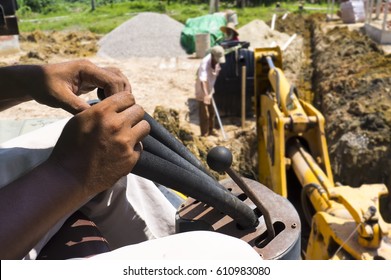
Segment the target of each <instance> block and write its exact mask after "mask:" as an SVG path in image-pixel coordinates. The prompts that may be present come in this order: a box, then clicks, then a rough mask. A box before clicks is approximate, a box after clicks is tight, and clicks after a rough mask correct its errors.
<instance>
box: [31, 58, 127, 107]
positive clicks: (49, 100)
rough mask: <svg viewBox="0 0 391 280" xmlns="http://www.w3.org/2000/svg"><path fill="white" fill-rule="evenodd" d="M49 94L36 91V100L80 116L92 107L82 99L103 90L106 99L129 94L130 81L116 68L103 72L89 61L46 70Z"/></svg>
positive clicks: (47, 66)
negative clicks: (97, 90)
mask: <svg viewBox="0 0 391 280" xmlns="http://www.w3.org/2000/svg"><path fill="white" fill-rule="evenodd" d="M43 71H44V74H45V77H46V79H45V80H46V81H45V85H46V91H42V92H40V91H36V92H34V93H33V94H32V97H33V98H34V99H36V100H37V101H38V102H40V103H43V104H46V105H48V106H51V107H60V108H63V109H64V110H66V111H68V112H70V113H73V114H75V113H79V112H81V111H83V110H84V109H87V108H89V107H90V105H89V104H87V103H86V102H85V101H84V100H82V99H80V98H78V97H77V96H78V95H81V94H84V93H87V92H90V91H92V90H94V89H95V88H97V87H99V88H102V89H103V90H104V94H105V96H111V95H113V94H115V93H117V92H121V91H129V92H131V86H130V84H129V81H128V79H127V78H126V77H125V76H124V75H123V74H122V73H121V71H120V70H118V69H116V68H100V67H98V66H96V65H95V64H93V63H91V62H89V61H88V60H76V61H71V62H65V63H58V64H48V65H44V66H43Z"/></svg>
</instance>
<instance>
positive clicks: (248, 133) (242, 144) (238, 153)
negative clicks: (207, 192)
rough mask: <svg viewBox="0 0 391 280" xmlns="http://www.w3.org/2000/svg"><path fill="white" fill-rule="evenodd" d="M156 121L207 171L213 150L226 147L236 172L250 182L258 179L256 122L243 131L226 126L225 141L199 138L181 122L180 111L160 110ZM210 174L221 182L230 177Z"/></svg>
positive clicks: (156, 111)
mask: <svg viewBox="0 0 391 280" xmlns="http://www.w3.org/2000/svg"><path fill="white" fill-rule="evenodd" d="M153 118H154V119H156V120H157V121H158V122H159V123H160V124H162V125H163V126H164V127H165V128H166V129H167V130H168V131H169V132H171V133H172V134H173V135H174V136H175V137H176V138H177V139H178V140H180V141H181V142H182V143H183V144H184V145H185V146H186V147H187V148H188V150H189V151H190V152H191V153H193V154H194V155H195V156H196V157H197V158H199V159H200V160H201V162H202V163H203V164H204V166H206V167H207V168H208V165H207V163H206V157H207V154H208V152H209V150H211V149H212V148H214V147H216V146H224V147H226V148H228V149H229V150H230V151H231V152H232V158H233V161H232V168H233V169H234V170H235V171H237V172H239V173H240V174H241V175H242V176H245V177H247V178H252V179H256V178H257V175H256V173H257V162H256V160H257V146H256V132H255V123H254V122H247V123H246V126H245V128H243V129H242V128H239V127H238V126H236V125H231V126H229V125H228V126H226V127H225V129H226V132H227V133H228V134H229V137H228V140H223V139H221V138H218V137H212V136H210V137H199V136H198V135H195V134H194V132H193V131H192V129H191V128H190V126H189V124H188V123H184V122H181V120H180V117H179V112H178V111H177V110H173V109H170V108H167V107H163V106H157V107H156V109H155V111H154V113H153ZM231 128H232V129H231ZM208 169H209V168H208ZM210 172H211V173H212V174H213V175H214V176H215V177H216V179H218V180H221V179H223V178H226V177H227V174H225V173H217V172H215V171H213V170H210Z"/></svg>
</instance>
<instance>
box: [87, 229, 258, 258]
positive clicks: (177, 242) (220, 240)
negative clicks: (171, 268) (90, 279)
mask: <svg viewBox="0 0 391 280" xmlns="http://www.w3.org/2000/svg"><path fill="white" fill-rule="evenodd" d="M90 259H92V260H101V259H110V260H178V259H179V260H203V261H205V260H209V261H213V260H241V261H243V260H261V259H262V258H261V257H260V256H259V255H258V253H257V252H256V251H255V250H254V249H253V248H251V246H250V245H248V244H247V243H246V242H244V241H243V240H241V239H238V238H235V237H232V236H229V235H225V234H220V233H216V232H212V231H191V232H185V233H180V234H174V235H170V236H167V237H163V238H159V239H154V240H149V241H146V242H142V243H139V244H136V245H131V246H125V247H122V248H119V249H117V250H114V251H112V252H108V253H103V254H100V255H96V256H93V257H91V258H90Z"/></svg>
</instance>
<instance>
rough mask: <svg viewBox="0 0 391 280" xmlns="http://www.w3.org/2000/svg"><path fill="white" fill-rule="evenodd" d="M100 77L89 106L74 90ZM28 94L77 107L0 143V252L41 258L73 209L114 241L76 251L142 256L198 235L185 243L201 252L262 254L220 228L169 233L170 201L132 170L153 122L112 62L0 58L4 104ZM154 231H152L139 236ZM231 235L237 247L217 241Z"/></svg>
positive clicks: (57, 104)
mask: <svg viewBox="0 0 391 280" xmlns="http://www.w3.org/2000/svg"><path fill="white" fill-rule="evenodd" d="M96 87H99V88H102V89H104V94H105V96H107V98H106V99H105V100H103V101H102V102H100V103H98V104H96V105H93V106H90V105H89V104H88V103H87V102H85V101H84V100H83V99H81V98H79V97H78V95H81V94H83V93H86V92H89V91H91V90H93V89H94V88H96ZM31 99H35V100H37V101H38V102H40V103H42V104H45V105H49V106H52V107H59V108H62V109H65V110H67V111H68V112H70V113H72V114H75V115H74V116H73V117H71V118H69V119H64V120H62V121H60V122H56V123H54V124H53V125H49V126H45V127H43V128H42V129H38V130H35V131H33V132H31V133H29V134H27V135H21V136H20V137H17V138H15V139H11V140H10V141H8V142H6V143H3V144H1V145H0V224H1V225H2V227H1V229H0V248H1V250H0V259H22V258H24V259H34V258H37V256H39V254H40V253H41V251H42V249H43V248H44V247H45V246H46V245H47V244H50V241H51V240H53V239H52V238H53V237H55V236H56V234H57V233H58V232H60V231H61V229H62V228H63V226H64V225H66V224H67V223H66V222H65V221H67V220H69V219H68V218H69V217H71V216H72V214H73V213H75V211H79V210H80V211H82V212H83V213H84V215H85V216H88V218H90V219H91V220H94V222H96V225H97V228H98V230H99V232H101V233H102V234H103V236H104V238H105V239H106V240H107V241H108V243H109V244H110V246H109V250H108V251H109V252H105V253H104V252H102V251H100V252H99V253H96V252H92V253H91V255H87V256H81V257H92V258H93V257H99V256H100V255H102V257H101V258H115V256H118V253H120V254H121V257H122V258H124V256H126V258H129V259H136V258H137V257H138V256H137V254H139V256H140V259H143V258H144V259H145V258H151V259H157V258H159V257H160V258H163V257H165V256H168V257H171V258H174V257H177V258H178V255H176V254H182V253H183V250H182V249H183V247H182V248H181V252H176V253H175V252H174V250H173V248H178V247H176V246H173V244H176V245H178V244H179V246H181V244H182V245H183V246H185V241H184V240H185V239H186V240H187V243H188V244H191V243H194V242H195V243H194V244H197V246H196V247H195V248H191V249H192V250H191V251H193V250H196V251H197V250H199V251H198V255H199V256H201V254H202V257H205V255H209V256H211V257H214V258H218V257H219V256H220V257H222V258H224V255H223V254H226V255H230V254H231V257H232V258H233V256H234V255H235V254H237V253H238V252H239V254H240V256H241V257H244V258H246V259H260V258H259V256H258V257H257V256H255V255H254V252H255V251H254V250H252V248H251V247H250V246H249V245H248V244H247V243H245V242H242V241H241V240H239V239H236V238H231V237H228V236H222V235H221V234H217V233H215V234H213V233H201V232H198V233H197V232H194V233H191V234H185V235H181V234H178V235H174V236H171V235H172V233H173V232H172V230H173V228H174V219H175V217H174V216H175V209H174V208H173V207H171V208H170V203H169V202H168V201H167V200H165V199H164V196H163V194H162V193H161V192H159V191H158V189H157V188H156V185H154V184H153V183H152V182H150V181H149V180H145V179H144V178H141V177H138V176H135V175H133V174H130V172H131V170H132V168H133V167H134V166H135V164H136V162H137V160H138V159H139V157H140V153H142V145H141V144H140V141H141V140H142V139H143V138H144V137H145V136H146V135H147V134H148V133H149V130H150V127H149V124H148V123H147V122H146V121H144V120H143V116H144V110H143V109H142V107H140V106H139V105H138V104H136V102H135V98H134V96H133V95H132V92H131V86H130V83H129V81H128V80H127V78H126V77H125V76H124V75H123V74H122V73H121V72H120V71H119V70H118V69H115V68H101V67H98V66H96V65H95V64H93V63H91V62H89V61H87V60H76V61H71V62H65V63H58V64H47V65H40V66H39V65H16V66H7V67H1V68H0V108H1V109H6V108H9V107H11V106H14V105H17V104H19V103H21V102H24V101H27V100H31ZM82 218H84V216H83V217H82ZM177 236H178V237H177ZM159 237H161V238H159ZM181 238H182V239H181ZM189 238H190V239H191V242H189V241H188V240H189ZM150 239H157V240H156V241H155V242H154V243H153V245H148V244H149V243H148V242H147V243H143V241H148V240H150ZM80 240H83V239H82V238H81V239H77V240H72V239H71V240H70V241H72V242H69V243H67V245H68V246H70V245H72V243H76V244H77V243H78V242H80ZM106 240H103V239H102V240H101V241H106ZM181 240H182V241H181ZM208 240H210V241H208ZM213 240H214V241H213ZM217 240H221V241H220V242H217ZM177 241H178V243H175V242H177ZM210 242H215V244H218V245H214V244H210ZM132 244H137V246H136V247H133V246H132ZM202 244H203V245H202ZM227 244H232V245H233V247H231V248H225V249H223V248H224V247H229V246H227ZM144 246H155V248H156V251H152V252H151V251H150V250H149V251H148V250H145V249H143V248H145V247H144ZM216 246H217V247H216ZM169 248H171V251H170V250H169ZM197 248H198V249H197ZM208 248H211V250H214V251H213V252H207V250H208ZM160 249H161V250H160ZM222 249H223V250H222ZM118 250H119V251H118ZM165 250H167V251H168V255H166V254H165ZM185 251H186V250H185ZM219 251H220V252H219ZM111 252H113V255H111ZM124 252H125V254H124ZM132 252H133V253H132ZM141 252H142V253H141ZM195 255H197V253H195ZM183 256H184V257H185V258H186V254H185V255H183ZM78 257H80V255H73V256H69V257H68V258H78ZM187 257H188V258H189V259H190V258H191V257H192V255H190V252H189V254H188V255H187Z"/></svg>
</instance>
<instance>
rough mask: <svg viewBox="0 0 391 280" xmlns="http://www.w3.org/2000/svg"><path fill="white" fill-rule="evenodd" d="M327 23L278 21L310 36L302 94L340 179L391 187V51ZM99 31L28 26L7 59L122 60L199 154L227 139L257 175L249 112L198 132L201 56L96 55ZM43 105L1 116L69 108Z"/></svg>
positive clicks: (146, 98) (53, 113)
mask: <svg viewBox="0 0 391 280" xmlns="http://www.w3.org/2000/svg"><path fill="white" fill-rule="evenodd" d="M291 16H292V17H293V16H294V15H291ZM325 25H326V21H325V19H324V18H322V17H321V16H312V17H308V16H301V15H296V16H294V18H291V19H290V24H283V23H281V24H280V22H279V21H277V23H276V26H277V28H278V29H279V30H280V31H281V32H286V33H288V34H293V33H298V34H299V35H301V36H302V37H303V38H304V41H305V42H306V43H305V45H304V47H303V53H304V54H305V57H306V59H304V60H303V61H302V63H301V64H300V65H295V69H297V68H300V69H301V71H300V73H299V74H298V78H297V80H296V83H297V87H298V89H299V91H300V93H301V97H303V98H305V99H306V100H307V101H308V100H309V101H312V102H313V103H314V104H315V106H317V107H318V109H319V110H321V112H322V113H323V114H324V116H325V118H326V134H327V140H328V145H329V152H330V159H331V163H332V168H333V173H334V176H335V180H336V181H338V182H341V183H342V184H346V185H350V186H353V187H357V186H360V185H361V184H363V183H385V184H386V185H387V186H389V187H390V186H391V174H390V166H391V135H390V126H391V92H390V90H391V75H390V74H391V73H390V72H391V68H390V66H389V65H391V64H390V63H391V57H390V56H389V55H386V54H385V53H384V52H383V51H382V49H381V48H380V47H379V46H378V45H377V44H376V43H374V42H373V41H371V40H370V39H368V38H367V37H366V36H364V35H363V33H362V32H361V31H360V30H354V31H351V30H350V29H348V28H346V27H337V28H333V29H329V28H324V27H325ZM98 39H99V36H97V35H95V34H91V33H84V32H72V33H62V32H51V33H42V32H34V33H29V34H22V36H21V48H22V52H21V54H18V55H14V56H10V57H6V58H4V59H3V65H4V64H14V63H47V62H61V61H66V60H70V59H75V58H79V57H87V58H88V59H90V60H92V61H93V62H95V63H97V64H98V65H101V66H116V67H119V68H120V69H121V70H122V71H123V72H124V73H125V74H126V75H127V77H128V78H129V80H130V81H131V83H132V86H133V91H134V94H135V96H136V100H137V101H138V103H139V104H141V105H142V106H143V107H144V108H145V110H146V111H147V112H148V113H150V114H153V116H154V117H155V118H156V119H158V120H159V121H160V122H162V123H164V124H165V125H166V127H167V128H168V129H169V130H170V131H171V132H173V134H175V135H176V136H177V137H178V138H180V139H181V140H182V141H183V142H184V143H185V144H186V145H187V147H188V148H189V149H190V150H191V151H192V152H193V153H194V154H195V155H196V156H198V157H199V158H201V159H202V160H205V158H206V153H207V151H208V150H209V149H210V148H212V147H214V146H216V145H224V146H226V147H228V148H229V149H231V150H232V151H233V154H234V166H233V168H234V169H236V170H237V171H239V172H240V173H241V174H242V175H244V176H246V177H250V178H256V177H257V174H256V173H257V171H256V170H257V168H256V160H255V159H256V141H255V124H254V121H253V120H251V119H248V120H247V122H246V126H245V128H244V129H241V127H240V120H238V119H232V118H231V119H224V120H223V123H224V129H225V132H226V133H227V135H228V138H229V140H228V141H223V139H222V138H221V137H206V138H202V137H198V135H199V131H198V125H197V118H196V117H194V116H195V114H196V108H195V107H194V105H193V104H194V103H193V102H192V99H193V94H194V93H193V87H194V73H195V71H196V69H197V67H198V65H199V59H195V58H194V57H192V56H188V57H178V58H173V59H167V58H132V59H129V60H123V61H116V60H107V59H102V58H98V57H96V56H94V53H95V52H96V42H97V40H98ZM289 67H293V66H287V67H286V70H287V71H289ZM313 93H315V94H313ZM95 97H96V93H91V94H88V95H86V96H85V97H84V98H86V99H92V98H95ZM43 107H44V106H42V105H39V104H37V103H35V102H33V101H32V102H27V103H26V104H22V105H21V106H18V108H11V109H9V110H6V111H4V112H1V113H0V118H2V119H5V118H15V119H24V118H39V117H51V118H52V117H58V118H61V117H64V116H69V115H68V114H67V113H65V112H63V111H61V110H58V109H52V108H46V107H44V109H43ZM157 107H158V108H157ZM155 108H156V110H155ZM216 176H218V175H217V174H216ZM220 178H221V177H220ZM382 211H383V212H384V215H383V216H385V217H386V219H388V220H390V219H391V218H390V217H391V203H390V201H389V200H384V201H383V202H382Z"/></svg>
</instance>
